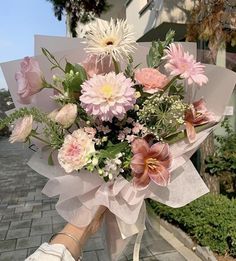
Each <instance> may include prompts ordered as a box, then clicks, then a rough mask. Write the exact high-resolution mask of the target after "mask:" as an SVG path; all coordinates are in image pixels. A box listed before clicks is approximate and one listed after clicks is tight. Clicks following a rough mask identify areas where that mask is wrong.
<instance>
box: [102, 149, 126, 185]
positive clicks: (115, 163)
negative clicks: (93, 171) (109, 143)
mask: <svg viewBox="0 0 236 261" xmlns="http://www.w3.org/2000/svg"><path fill="white" fill-rule="evenodd" d="M120 157H122V153H118V154H117V155H116V157H115V158H114V159H106V160H105V167H104V172H103V173H102V175H103V177H108V178H109V180H112V179H114V178H116V177H117V176H118V175H119V173H120V172H121V164H122V161H121V160H120Z"/></svg>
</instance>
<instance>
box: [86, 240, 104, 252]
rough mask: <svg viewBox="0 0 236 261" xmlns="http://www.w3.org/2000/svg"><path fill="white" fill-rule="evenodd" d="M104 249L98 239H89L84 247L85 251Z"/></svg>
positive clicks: (101, 241)
mask: <svg viewBox="0 0 236 261" xmlns="http://www.w3.org/2000/svg"><path fill="white" fill-rule="evenodd" d="M102 249H104V245H103V240H101V239H100V238H91V239H90V240H88V242H87V244H86V245H85V248H84V250H85V251H92V250H102Z"/></svg>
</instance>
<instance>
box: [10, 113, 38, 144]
mask: <svg viewBox="0 0 236 261" xmlns="http://www.w3.org/2000/svg"><path fill="white" fill-rule="evenodd" d="M32 124H33V116H32V115H30V116H26V117H24V118H23V119H20V120H19V121H17V123H16V124H15V127H14V129H13V131H12V134H11V136H10V138H9V141H10V142H11V143H14V142H25V141H26V139H27V138H28V136H29V135H30V133H31V131H32Z"/></svg>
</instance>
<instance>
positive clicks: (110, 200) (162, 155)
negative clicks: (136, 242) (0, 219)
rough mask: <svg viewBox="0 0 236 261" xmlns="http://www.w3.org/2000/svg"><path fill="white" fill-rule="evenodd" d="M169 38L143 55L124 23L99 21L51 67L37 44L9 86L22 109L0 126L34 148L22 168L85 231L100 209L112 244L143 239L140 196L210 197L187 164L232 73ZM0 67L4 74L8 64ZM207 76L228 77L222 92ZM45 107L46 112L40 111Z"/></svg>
mask: <svg viewBox="0 0 236 261" xmlns="http://www.w3.org/2000/svg"><path fill="white" fill-rule="evenodd" d="M173 39H174V32H173V31H169V32H168V33H167V35H166V39H165V41H164V42H161V41H157V42H153V43H152V44H151V46H150V48H149V50H148V48H147V47H142V46H138V44H137V43H136V42H135V40H134V34H133V31H132V27H131V26H129V25H128V24H127V22H126V21H124V20H121V21H120V20H117V21H114V20H112V19H111V21H110V22H104V21H100V20H98V21H97V22H96V23H93V24H92V25H91V26H90V27H89V30H88V32H87V33H86V36H85V39H84V40H83V43H80V46H83V45H84V43H85V44H86V45H85V48H84V47H83V49H84V54H86V55H87V56H86V59H83V60H80V61H76V62H77V63H75V64H74V63H73V62H71V61H70V60H69V58H70V56H71V55H68V57H67V56H66V55H64V59H63V61H62V60H60V61H59V59H57V58H56V56H58V54H54V53H52V52H50V51H49V50H47V49H46V48H42V52H43V55H44V58H42V56H41V57H40V58H39V57H35V58H29V57H26V58H24V60H23V61H21V63H20V65H19V62H18V63H17V66H20V67H18V71H17V72H16V74H15V79H16V84H17V89H10V90H11V93H12V96H13V98H14V97H16V93H17V95H18V98H16V99H15V100H16V103H17V102H18V103H19V104H20V106H18V107H21V108H18V109H17V110H16V111H14V112H13V113H11V114H10V115H9V116H8V117H6V118H4V119H2V120H0V129H1V128H3V127H5V126H8V125H11V124H14V128H13V131H12V134H11V136H10V139H9V140H10V142H29V144H32V143H34V144H37V145H38V147H39V148H40V150H39V151H38V152H37V153H35V154H34V155H33V157H32V159H31V160H30V162H29V165H30V166H31V167H32V168H33V169H35V170H36V171H37V172H39V173H40V174H42V175H44V176H47V177H48V178H49V181H48V183H47V184H46V186H45V188H44V189H43V193H45V194H46V195H48V196H55V195H59V196H60V197H59V201H58V203H57V205H56V209H57V211H58V213H59V214H60V215H61V216H62V217H63V218H65V219H66V220H67V221H68V222H70V223H72V224H75V225H77V226H85V225H88V224H89V223H90V222H91V220H92V218H93V217H94V216H95V215H96V212H97V211H98V209H99V207H100V206H105V207H107V208H108V209H109V211H110V214H111V215H112V218H113V220H114V222H113V228H112V229H114V223H115V224H116V226H117V227H118V228H119V232H120V233H118V234H117V233H116V234H117V235H114V234H113V240H111V241H110V242H109V243H110V244H114V245H115V244H116V240H115V239H116V238H119V237H122V238H127V237H130V236H131V235H133V234H136V233H140V234H142V231H143V230H144V227H145V205H144V199H145V198H152V199H154V200H157V201H160V202H162V203H165V204H167V205H170V206H172V207H178V206H183V205H185V204H187V203H189V202H190V201H192V200H194V199H195V198H197V197H199V196H201V195H203V194H205V193H207V192H208V189H207V188H206V186H205V184H204V183H203V181H202V180H201V178H200V176H199V175H198V173H197V172H196V170H195V168H194V167H193V165H192V164H191V162H190V161H189V158H190V156H191V155H192V154H193V153H194V151H195V150H196V149H197V148H198V146H199V145H200V144H201V143H202V141H203V140H204V139H205V138H206V137H207V135H208V134H209V133H210V132H211V131H212V129H213V127H214V126H215V124H216V122H218V121H219V119H220V118H221V116H222V113H223V111H222V108H224V107H225V105H226V103H227V100H228V98H229V96H230V94H231V92H232V90H233V87H234V83H235V81H236V76H235V74H234V73H233V72H230V71H227V70H225V69H223V68H222V69H220V68H217V67H215V66H207V67H206V68H205V66H204V65H203V64H201V63H199V62H196V60H195V58H194V56H193V55H192V54H190V53H189V52H186V51H185V50H184V47H183V45H182V44H177V43H174V42H173ZM81 48H82V47H81ZM140 50H141V56H142V59H141V60H140V61H136V59H135V54H136V53H137V52H138V51H140ZM144 50H145V51H146V53H145V54H144V52H143V51H144ZM74 52H75V50H73V52H72V53H74ZM72 56H73V55H72ZM145 56H146V64H145V59H144V58H145ZM82 57H85V55H82V54H81V58H82ZM60 58H63V57H60ZM42 59H43V61H44V63H47V66H41V65H40V61H42ZM72 60H73V59H72ZM41 63H42V62H41ZM49 64H51V70H55V73H54V74H53V75H51V71H50V70H49V67H48V65H49ZM2 68H3V71H4V73H5V75H9V70H8V68H9V64H8V66H6V64H3V65H2ZM45 68H46V69H45ZM43 69H44V70H47V74H48V73H50V77H51V79H50V78H49V77H48V76H47V77H45V76H44V74H43ZM205 70H206V71H207V70H208V71H210V73H209V75H210V77H209V78H215V77H218V76H217V75H216V73H218V71H219V72H220V73H221V78H224V77H226V78H225V87H224V88H225V89H226V90H225V91H223V92H222V90H221V89H222V86H221V84H222V81H219V79H218V80H217V81H218V84H217V82H216V81H213V84H210V81H209V82H208V77H207V76H206V73H205ZM218 74H219V73H218ZM7 77H8V76H6V78H7ZM210 80H211V79H210ZM215 84H217V86H216V85H215ZM226 84H227V85H226ZM208 88H209V90H207V89H208ZM212 88H214V92H212V90H213V89H212ZM47 89H49V90H51V92H50V95H48V94H47V92H46V90H47ZM222 93H225V95H226V97H225V98H223V99H221V100H219V97H220V96H221V95H222ZM40 94H41V98H42V97H43V102H42V99H41V102H40V103H39V100H37V97H39V95H40ZM208 101H209V106H208ZM216 101H217V103H218V105H217V106H216ZM49 103H50V104H51V105H52V106H51V107H53V106H54V110H52V111H47V109H46V111H45V108H46V107H47V106H46V107H45V106H44V105H45V104H49ZM219 103H220V105H219ZM208 108H209V109H208ZM112 242H113V243H112ZM114 248H115V247H114V246H111V252H112V259H114V260H115V258H117V256H118V254H117V253H114V252H115V250H114ZM134 260H138V254H137V251H136V254H134Z"/></svg>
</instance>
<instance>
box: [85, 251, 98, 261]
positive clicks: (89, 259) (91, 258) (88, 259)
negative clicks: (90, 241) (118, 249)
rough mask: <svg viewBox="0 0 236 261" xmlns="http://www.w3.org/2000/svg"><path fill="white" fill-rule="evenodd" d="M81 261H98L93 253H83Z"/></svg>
mask: <svg viewBox="0 0 236 261" xmlns="http://www.w3.org/2000/svg"><path fill="white" fill-rule="evenodd" d="M83 260H86V261H99V260H98V257H97V254H96V252H95V251H91V252H84V253H83Z"/></svg>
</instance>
